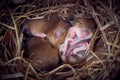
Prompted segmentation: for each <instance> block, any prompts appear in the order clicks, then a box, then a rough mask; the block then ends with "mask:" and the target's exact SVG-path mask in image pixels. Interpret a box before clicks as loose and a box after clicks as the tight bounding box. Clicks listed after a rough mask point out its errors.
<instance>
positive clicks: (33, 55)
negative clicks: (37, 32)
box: [25, 36, 59, 70]
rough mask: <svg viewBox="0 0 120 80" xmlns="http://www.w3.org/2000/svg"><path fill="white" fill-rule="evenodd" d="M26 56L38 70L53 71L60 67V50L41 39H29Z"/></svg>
mask: <svg viewBox="0 0 120 80" xmlns="http://www.w3.org/2000/svg"><path fill="white" fill-rule="evenodd" d="M25 55H26V56H27V59H28V60H29V61H30V62H31V64H32V66H33V67H34V68H35V69H36V70H52V69H54V68H56V67H57V66H58V65H59V54H58V49H57V48H56V47H54V46H53V45H52V44H51V43H50V42H49V41H46V40H44V39H43V38H40V37H36V36H34V37H32V38H31V39H29V41H28V42H27V49H26V50H25Z"/></svg>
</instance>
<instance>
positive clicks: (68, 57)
mask: <svg viewBox="0 0 120 80" xmlns="http://www.w3.org/2000/svg"><path fill="white" fill-rule="evenodd" d="M94 31H95V22H94V20H93V19H92V18H78V19H76V21H75V24H74V26H73V27H71V28H70V29H69V31H68V34H67V36H66V39H65V41H64V43H63V44H62V45H61V47H60V54H61V58H62V60H63V62H64V63H70V64H76V63H80V62H83V61H85V58H86V55H85V51H86V49H87V48H88V46H89V41H90V39H91V38H92V36H93V34H94Z"/></svg>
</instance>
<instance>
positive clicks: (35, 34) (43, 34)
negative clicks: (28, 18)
mask: <svg viewBox="0 0 120 80" xmlns="http://www.w3.org/2000/svg"><path fill="white" fill-rule="evenodd" d="M32 35H34V36H37V37H41V38H44V37H46V36H47V35H46V34H45V33H32Z"/></svg>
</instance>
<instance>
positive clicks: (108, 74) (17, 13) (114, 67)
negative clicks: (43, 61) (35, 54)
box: [0, 0, 120, 80]
mask: <svg viewBox="0 0 120 80" xmlns="http://www.w3.org/2000/svg"><path fill="white" fill-rule="evenodd" d="M11 3H12V2H11V0H9V1H8V2H5V1H4V0H1V3H0V10H1V12H0V14H1V15H0V79H16V80H19V79H24V80H43V79H44V80H46V79H51V80H112V79H114V77H115V76H116V74H117V73H118V71H119V69H120V43H119V42H120V10H119V9H120V6H119V4H120V1H119V0H93V1H92V0H73V1H72V0H65V1H64V0H62V1H60V0H44V1H43V0H33V2H32V1H26V2H24V3H20V4H19V3H18V4H17V5H16V3H13V4H11ZM13 5H14V6H13ZM53 12H56V13H57V14H58V15H59V16H60V17H62V18H63V19H64V20H66V19H68V20H69V17H71V18H75V17H76V16H87V17H92V18H93V19H94V20H95V22H96V24H97V29H96V32H95V33H94V36H93V38H92V39H91V41H90V48H89V49H88V50H87V53H88V54H91V55H93V56H94V57H95V58H94V59H93V60H91V61H88V62H87V63H84V65H82V66H81V65H77V66H75V67H74V66H71V65H69V64H63V65H60V66H59V67H57V68H56V69H54V70H52V71H50V72H45V71H42V72H37V71H36V70H35V69H34V68H33V67H32V65H31V63H30V62H29V61H27V60H25V59H24V57H23V52H24V50H23V49H22V40H23V34H22V33H21V32H20V26H21V24H22V23H23V22H24V20H25V19H26V18H27V19H38V18H42V17H44V16H45V15H48V14H51V13H53ZM98 38H99V41H98V43H97V44H96V46H95V51H93V50H92V47H93V44H94V43H95V41H96V40H97V39H98Z"/></svg>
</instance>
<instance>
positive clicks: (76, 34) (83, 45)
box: [63, 27, 90, 56]
mask: <svg viewBox="0 0 120 80" xmlns="http://www.w3.org/2000/svg"><path fill="white" fill-rule="evenodd" d="M69 32H70V34H69V36H67V38H66V39H65V48H64V50H63V55H66V56H67V55H72V54H76V53H77V52H78V51H81V50H86V49H87V47H88V42H87V41H82V40H84V39H85V38H86V37H87V36H88V35H89V33H88V32H87V31H86V30H85V29H80V30H78V29H77V28H76V27H71V28H70V30H69ZM76 39H77V40H76ZM89 39H90V38H89ZM77 41H78V42H77ZM76 43H77V44H76ZM70 48H71V49H70ZM72 48H73V49H72ZM69 49H70V50H69Z"/></svg>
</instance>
